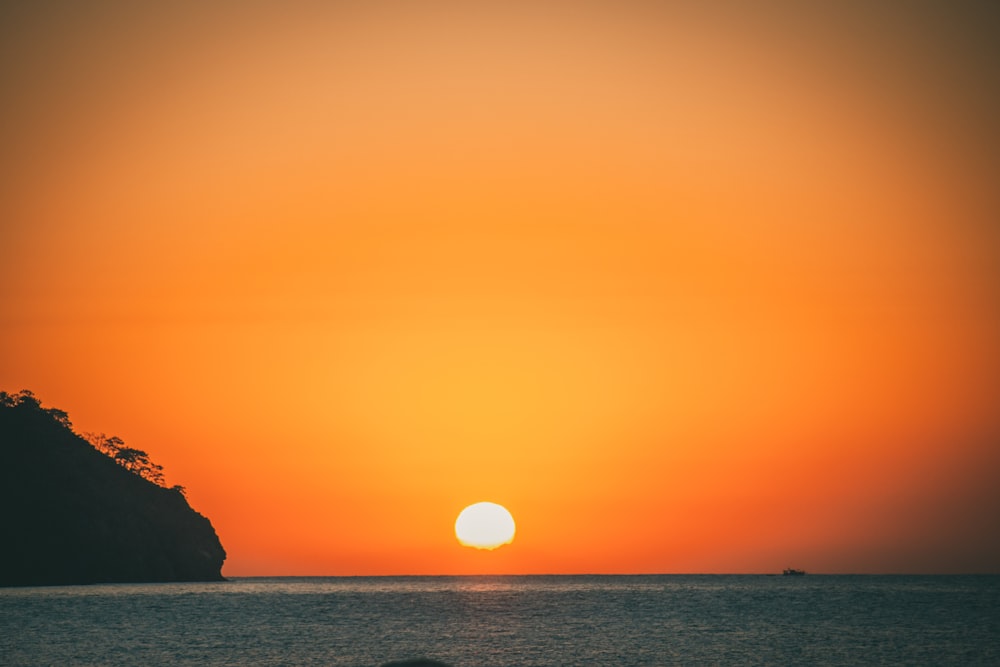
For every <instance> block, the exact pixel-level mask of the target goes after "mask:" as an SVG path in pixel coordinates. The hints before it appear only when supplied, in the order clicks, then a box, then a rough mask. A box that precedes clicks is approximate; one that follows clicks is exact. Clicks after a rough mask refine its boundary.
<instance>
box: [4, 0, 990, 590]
mask: <svg viewBox="0 0 1000 667" xmlns="http://www.w3.org/2000/svg"><path fill="white" fill-rule="evenodd" d="M157 4H158V5H159V7H158V8H149V7H147V6H145V4H143V3H129V2H86V3H84V2H70V1H68V0H67V1H66V2H58V1H53V2H25V3H14V2H7V3H2V4H0V265H2V267H3V273H4V281H3V288H2V290H0V390H6V391H9V392H15V391H18V390H20V389H30V390H32V391H34V392H35V394H36V395H37V396H38V397H39V399H40V400H41V401H42V402H43V404H44V405H46V406H48V407H57V408H60V409H62V410H65V411H67V412H68V413H69V415H70V418H71V420H72V421H73V423H74V427H75V428H76V430H77V431H78V432H91V431H93V432H105V433H107V434H109V435H118V436H120V437H122V438H123V439H124V440H125V442H126V443H127V444H128V445H129V446H132V447H137V448H140V449H143V450H146V451H147V452H149V453H150V455H151V457H152V458H153V460H154V461H156V462H157V463H160V464H162V465H163V466H164V468H165V470H166V474H167V481H168V483H169V484H182V485H184V486H185V487H187V493H188V499H189V501H190V503H191V505H192V506H193V507H194V508H195V509H197V510H198V511H200V512H201V513H203V514H205V515H206V516H208V517H209V518H210V519H211V520H212V523H213V525H214V526H215V528H216V530H217V531H218V533H219V536H220V538H221V540H222V543H223V545H224V546H225V547H226V549H227V551H228V553H229V558H228V560H227V562H226V565H225V567H224V569H223V573H224V574H226V575H229V576H245V575H362V574H463V573H487V572H505V573H578V572H587V573H632V572H649V573H653V572H657V573H688V572H775V571H780V570H781V569H782V568H784V567H787V566H794V567H800V568H803V569H806V570H809V571H810V572H987V571H988V572H1000V531H998V529H997V526H1000V483H998V480H1000V124H998V122H997V118H1000V77H998V68H1000V39H998V35H1000V11H997V10H996V9H995V4H994V3H973V2H944V1H942V2H938V3H934V2H907V1H903V0H899V1H898V2H891V1H890V2H876V3H867V2H814V3H800V2H791V1H789V2H763V3H744V2H707V3H701V2H698V3H695V2H691V3H669V2H653V1H652V0H650V1H646V2H640V1H632V0H625V1H619V2H611V1H610V0H609V1H607V2H596V1H595V2H587V1H582V2H545V1H542V2H518V1H517V0H513V1H508V2H477V3H471V2H457V1H456V2H402V1H398V2H385V1H366V2H361V1H358V2H335V1H331V2H288V3H277V2H273V3H272V2H215V3H197V2H191V3H186V2H179V3H174V2H170V3H157ZM807 7H808V8H807ZM483 500H486V501H492V502H496V503H500V504H502V505H504V506H505V507H507V508H508V509H509V510H510V512H511V513H512V514H513V516H514V518H515V520H516V522H517V536H516V539H515V540H514V542H513V543H512V544H510V545H507V546H503V547H501V548H499V549H497V550H495V551H482V550H474V549H470V548H467V547H463V546H461V545H460V544H459V543H458V541H457V540H456V539H455V535H454V532H453V526H454V521H455V518H456V516H457V515H458V513H459V511H461V509H462V508H463V507H465V506H466V505H469V504H471V503H473V502H476V501H483Z"/></svg>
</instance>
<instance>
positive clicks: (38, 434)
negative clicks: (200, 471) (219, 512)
mask: <svg viewBox="0 0 1000 667" xmlns="http://www.w3.org/2000/svg"><path fill="white" fill-rule="evenodd" d="M114 440H117V439H114ZM117 442H119V443H120V442H121V441H120V440H117ZM123 451H125V452H130V453H131V452H136V451H138V450H132V449H126V450H123ZM139 453H141V454H143V455H145V453H144V452H139ZM123 460H124V459H122V458H121V457H117V458H115V457H112V456H109V455H107V454H105V453H102V452H100V451H98V450H97V449H96V448H95V447H94V446H93V445H92V444H91V443H89V442H87V440H84V439H83V438H82V437H80V436H79V435H78V434H76V433H75V432H73V430H72V427H71V425H70V423H69V420H68V418H67V416H66V413H64V412H62V411H60V410H55V409H46V408H42V407H41V405H40V404H39V403H38V401H37V400H36V399H35V398H34V397H33V396H32V395H31V393H30V392H21V393H20V394H16V395H10V394H7V393H5V392H0V522H2V526H3V548H0V586H43V585H60V584H93V583H111V582H166V581H222V580H223V577H222V573H221V570H222V563H223V561H224V560H225V558H226V552H225V550H224V549H223V548H222V544H221V543H220V541H219V537H218V536H217V535H216V533H215V529H214V528H212V524H211V523H210V522H209V520H208V519H207V518H205V517H204V516H202V515H201V514H198V513H197V512H195V511H194V510H193V509H191V507H190V505H188V503H187V499H186V498H185V497H184V494H183V490H182V489H181V488H180V487H174V488H172V489H169V488H164V487H162V486H160V485H158V484H156V483H154V482H153V481H150V480H149V479H145V478H144V477H143V476H142V475H140V474H137V471H136V470H135V469H131V470H130V469H128V468H126V467H125V464H124V463H123ZM147 460H148V459H147ZM126 462H127V461H126ZM156 469H157V471H158V470H159V467H158V466H156Z"/></svg>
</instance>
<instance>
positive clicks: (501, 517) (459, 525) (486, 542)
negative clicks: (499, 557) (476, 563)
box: [455, 503, 514, 549]
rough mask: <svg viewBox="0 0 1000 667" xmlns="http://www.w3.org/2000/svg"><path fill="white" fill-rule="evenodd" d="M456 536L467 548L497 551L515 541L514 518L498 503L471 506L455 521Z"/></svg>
mask: <svg viewBox="0 0 1000 667" xmlns="http://www.w3.org/2000/svg"><path fill="white" fill-rule="evenodd" d="M455 536H456V537H457V538H458V541H459V542H460V543H461V544H462V546H465V547H474V548H476V549H496V548H497V547H501V546H503V545H505V544H510V543H511V542H513V541H514V517H512V516H511V515H510V512H508V511H507V508H506V507H504V506H503V505H497V504H496V503H476V504H474V505H469V506H468V507H466V508H465V509H464V510H462V512H461V513H460V514H459V515H458V519H456V520H455Z"/></svg>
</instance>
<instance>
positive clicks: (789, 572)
mask: <svg viewBox="0 0 1000 667" xmlns="http://www.w3.org/2000/svg"><path fill="white" fill-rule="evenodd" d="M805 573H806V571H805V570H796V569H794V568H791V567H786V568H785V571H784V572H782V573H781V574H783V575H785V576H786V577H801V576H802V575H803V574H805Z"/></svg>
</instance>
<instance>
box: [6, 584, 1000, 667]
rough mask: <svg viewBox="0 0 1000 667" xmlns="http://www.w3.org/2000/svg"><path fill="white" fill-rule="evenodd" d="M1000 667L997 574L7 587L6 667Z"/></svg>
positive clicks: (999, 586) (999, 615)
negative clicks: (390, 665)
mask: <svg viewBox="0 0 1000 667" xmlns="http://www.w3.org/2000/svg"><path fill="white" fill-rule="evenodd" d="M417 657H424V658H430V659H434V660H440V661H442V662H445V663H447V664H449V665H452V666H454V667H474V666H491V665H496V666H500V665H504V666H525V667H527V666H539V667H540V666H549V665H622V666H627V665H762V664H766V665H809V664H820V665H869V664H891V665H900V664H905V665H1000V576H902V575H898V576H826V575H807V576H804V577H783V576H764V575H754V576H743V575H732V576H723V575H706V576H688V575H670V576H489V577H333V578H248V579H235V580H232V581H228V582H223V583H212V584H134V585H132V584H129V585H124V584H122V585H97V586H66V587H39V588H8V589H0V664H2V665H4V666H6V667H14V666H16V665H140V666H144V667H148V666H155V665H220V666H221V665H316V666H319V665H322V666H324V667H327V666H331V665H350V666H357V667H361V666H371V667H374V666H376V665H381V664H383V663H385V662H389V661H392V660H403V659H411V658H417Z"/></svg>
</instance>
